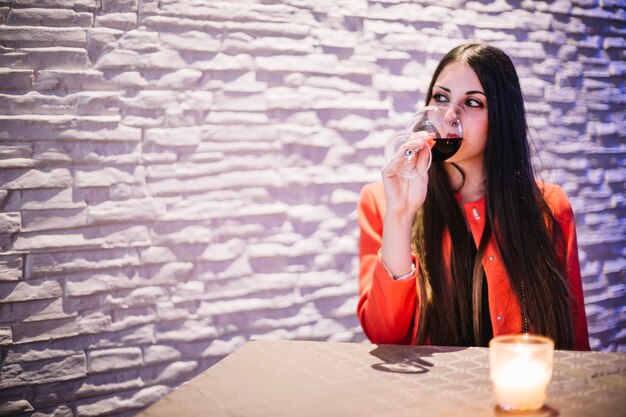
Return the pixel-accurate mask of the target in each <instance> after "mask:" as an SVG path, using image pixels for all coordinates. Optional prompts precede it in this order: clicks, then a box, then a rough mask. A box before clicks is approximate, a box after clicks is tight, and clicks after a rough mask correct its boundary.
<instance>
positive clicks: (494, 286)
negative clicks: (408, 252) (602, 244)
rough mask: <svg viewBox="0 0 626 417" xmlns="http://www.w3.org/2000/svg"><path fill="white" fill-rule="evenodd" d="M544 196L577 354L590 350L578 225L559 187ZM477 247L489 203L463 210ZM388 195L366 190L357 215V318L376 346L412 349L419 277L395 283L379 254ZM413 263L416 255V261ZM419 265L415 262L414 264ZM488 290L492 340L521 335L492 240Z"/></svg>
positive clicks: (371, 187) (378, 187) (372, 187)
mask: <svg viewBox="0 0 626 417" xmlns="http://www.w3.org/2000/svg"><path fill="white" fill-rule="evenodd" d="M543 193H544V198H545V199H546V202H547V203H548V206H549V207H550V208H551V210H552V212H553V214H554V217H555V219H556V220H557V223H558V224H559V226H560V227H561V229H562V230H563V235H564V237H565V243H566V247H565V258H566V260H567V278H568V280H569V285H570V288H571V292H572V296H573V303H572V305H573V314H574V332H575V334H574V345H575V349H576V350H590V347H589V336H588V333H587V317H586V315H585V307H584V301H583V288H582V282H581V277H580V265H579V262H578V245H577V243H576V224H575V221H574V213H573V211H572V207H571V205H570V203H569V201H568V200H567V197H566V195H565V193H564V192H563V190H562V189H561V188H560V187H559V186H558V185H552V184H544V186H543ZM462 208H463V211H464V212H465V218H466V219H467V222H468V223H469V227H470V229H471V231H472V235H473V237H474V241H475V242H476V246H478V244H479V242H480V237H481V236H482V233H483V229H484V226H485V218H486V216H485V199H484V198H482V199H480V200H478V201H475V202H471V203H464V204H462ZM384 211H385V195H384V191H383V184H382V182H376V183H371V184H368V185H366V186H365V187H364V188H363V190H362V192H361V197H360V200H359V204H358V208H357V214H358V222H359V226H360V229H361V235H360V240H359V260H360V271H359V303H358V307H357V313H358V316H359V320H360V322H361V326H362V327H363V331H364V332H365V334H366V335H367V337H368V338H369V339H370V341H371V342H372V343H379V344H385V343H389V344H410V343H413V342H414V341H415V337H416V335H417V330H418V329H417V323H419V320H418V317H417V315H418V309H417V308H416V304H417V289H416V276H415V275H416V274H417V273H415V274H414V275H413V276H412V277H409V278H407V279H405V280H394V279H393V278H392V277H391V276H390V275H389V273H388V272H387V270H386V268H385V267H384V265H383V263H382V261H381V258H380V255H379V251H380V246H381V240H382V232H383V216H384V214H385V213H384ZM413 256H414V257H415V254H414V255H413ZM413 261H414V262H415V259H413ZM482 265H483V268H484V270H485V276H486V279H487V285H488V287H489V294H488V296H489V313H490V314H491V324H492V326H493V335H494V336H497V335H501V334H509V333H520V332H521V331H522V314H521V312H520V306H519V303H518V301H517V297H516V296H515V293H514V292H513V290H512V289H511V287H510V285H509V277H508V274H507V272H506V269H505V267H504V264H503V262H502V260H501V259H500V256H499V251H498V249H497V246H496V242H495V240H494V239H493V237H492V238H491V240H490V241H489V244H488V246H487V250H486V251H485V256H484V259H483V262H482Z"/></svg>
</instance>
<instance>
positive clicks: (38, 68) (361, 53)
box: [0, 0, 626, 417]
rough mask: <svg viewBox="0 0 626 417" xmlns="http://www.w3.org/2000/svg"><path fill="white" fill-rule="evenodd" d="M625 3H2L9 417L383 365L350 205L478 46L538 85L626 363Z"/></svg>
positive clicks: (89, 410)
mask: <svg viewBox="0 0 626 417" xmlns="http://www.w3.org/2000/svg"><path fill="white" fill-rule="evenodd" d="M625 7H626V6H625V5H624V2H623V1H618V0H615V1H610V0H604V1H596V0H577V1H573V2H568V1H555V2H553V1H513V0H506V1H505V0H499V1H495V2H492V3H489V2H485V1H461V0H436V1H418V2H409V1H404V0H369V1H368V0H343V1H335V0H315V1H313V0H311V1H301V0H285V1H272V0H265V1H262V0H259V1H253V0H250V1H243V0H242V1H228V2H227V1H223V2H221V1H201V0H161V1H157V0H119V1H114V0H79V1H74V2H70V1H64V0H13V1H9V0H0V209H1V213H0V348H2V356H1V359H2V368H1V369H0V415H19V416H38V417H44V416H46V417H48V416H50V417H51V416H57V417H69V416H80V417H90V416H104V415H119V416H130V415H133V414H134V413H136V411H137V410H138V409H140V408H141V407H143V406H144V405H146V404H148V403H151V402H153V401H155V400H156V399H158V398H160V397H162V396H163V395H164V394H166V393H167V392H168V391H169V390H171V389H173V388H174V387H176V386H178V385H180V384H181V383H182V382H184V381H185V380H187V379H189V378H191V377H193V376H194V375H196V374H198V373H200V372H201V371H203V370H204V369H206V368H207V367H209V366H210V365H212V364H213V363H215V362H216V361H218V360H219V359H220V358H222V357H223V356H224V355H226V354H228V353H230V352H232V351H233V350H234V349H236V348H237V347H239V346H241V345H242V344H243V343H245V342H246V341H247V340H249V339H250V338H252V337H269V338H298V339H312V340H333V341H363V340H364V336H363V334H362V333H361V331H360V328H359V325H358V322H357V320H356V317H355V307H356V292H357V283H356V280H357V259H356V254H357V239H358V230H357V227H356V221H355V204H356V201H357V198H358V194H359V191H360V189H361V187H362V186H363V184H365V183H366V182H369V181H373V180H376V179H378V177H379V169H380V167H381V166H382V164H383V159H382V152H381V148H382V145H383V143H384V141H385V140H386V138H387V137H388V136H389V135H390V133H391V132H392V131H393V130H396V129H398V128H399V127H401V126H403V125H404V124H405V123H406V121H407V120H408V119H409V117H410V115H411V113H412V111H413V110H415V109H416V107H417V106H419V105H420V104H421V103H422V102H423V97H424V96H423V93H424V91H425V88H426V83H427V81H428V79H429V77H430V74H431V73H432V70H433V69H434V66H435V64H436V62H437V61H438V60H439V58H440V57H441V56H442V54H443V53H444V52H446V51H447V50H449V49H450V48H451V47H452V46H455V45H457V44H459V43H461V42H464V41H465V40H478V41H483V42H489V43H492V44H494V45H497V46H500V47H502V48H503V49H505V50H506V51H507V52H508V53H509V54H510V55H511V56H512V58H513V59H514V61H515V62H516V64H517V65H518V70H519V74H520V76H521V78H522V82H523V87H524V89H525V94H526V96H527V101H528V109H529V117H530V119H531V124H532V125H533V126H534V128H535V131H536V135H535V136H536V137H537V144H538V148H539V150H540V154H541V156H542V157H541V161H542V162H543V165H541V166H542V174H543V176H544V177H546V178H547V179H548V180H552V181H555V182H557V183H559V184H561V185H562V186H563V187H564V188H565V190H566V191H567V193H568V195H569V196H570V198H571V201H572V203H573V205H574V209H575V212H576V216H577V221H578V232H579V244H580V256H581V261H582V271H583V275H584V285H585V294H586V297H587V299H586V302H587V306H586V308H587V314H588V317H589V325H590V332H591V337H592V339H591V341H592V346H593V348H594V349H598V350H622V351H623V350H626V330H625V329H624V323H625V322H626V319H625V317H626V310H625V308H624V304H625V301H626V283H625V279H624V269H625V267H626V261H625V258H624V254H625V253H624V242H625V241H626V238H625V234H624V229H625V227H626V221H625V219H624V218H625V216H624V212H625V206H626V204H625V201H624V184H625V182H626V169H625V152H626V151H625V148H624V131H625V130H626V126H625V122H624V118H625V114H626V106H625V103H626V92H625V89H624V80H625V75H624V74H625V71H626V65H625V64H624V62H625V60H624V58H625V56H626V54H625V50H626V49H625V44H626V41H625V40H624V39H625V37H624V35H625V33H626V24H625V18H626V9H625Z"/></svg>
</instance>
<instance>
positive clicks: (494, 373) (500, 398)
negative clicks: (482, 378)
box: [489, 335, 554, 411]
mask: <svg viewBox="0 0 626 417" xmlns="http://www.w3.org/2000/svg"><path fill="white" fill-rule="evenodd" d="M553 353H554V343H553V342H552V340H550V339H548V338H545V337H541V336H531V335H510V336H498V337H496V338H494V339H492V340H491V342H490V343H489V362H490V374H491V380H492V382H493V388H494V392H495V394H496V399H497V402H498V405H499V407H500V408H501V409H504V410H520V411H521V410H536V409H538V408H541V407H542V406H543V403H544V401H545V399H546V389H547V387H548V383H549V382H550V379H551V377H552V361H553Z"/></svg>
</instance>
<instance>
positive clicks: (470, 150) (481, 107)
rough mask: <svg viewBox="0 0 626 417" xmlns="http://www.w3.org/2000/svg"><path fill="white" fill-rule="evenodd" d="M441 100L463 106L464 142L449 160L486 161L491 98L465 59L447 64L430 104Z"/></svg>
mask: <svg viewBox="0 0 626 417" xmlns="http://www.w3.org/2000/svg"><path fill="white" fill-rule="evenodd" d="M437 103H452V104H456V105H457V106H458V107H459V108H460V109H461V115H460V118H461V125H462V126H463V142H462V145H461V148H460V149H459V150H458V152H457V153H456V154H455V155H454V156H453V157H451V158H450V159H448V162H455V163H462V162H465V161H475V162H480V163H481V164H482V157H483V153H484V151H485V144H486V143H487V97H486V96H485V92H484V90H483V88H482V86H481V85H480V81H479V80H478V77H477V76H476V73H474V70H472V69H471V68H470V67H469V66H468V65H467V64H464V63H462V62H452V63H450V64H448V65H446V66H445V67H444V69H443V70H442V71H441V72H440V73H439V76H438V77H437V80H436V81H435V84H434V86H433V91H432V97H431V99H430V102H429V103H428V104H429V105H435V104H437Z"/></svg>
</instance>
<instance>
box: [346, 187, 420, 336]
mask: <svg viewBox="0 0 626 417" xmlns="http://www.w3.org/2000/svg"><path fill="white" fill-rule="evenodd" d="M384 210H385V196H384V191H383V186H382V183H380V182H379V183H372V184H368V185H366V186H365V187H364V188H363V190H362V191H361V196H360V198H359V203H358V206H357V216H358V223H359V228H360V237H359V268H360V269H359V302H358V305H357V315H358V317H359V321H360V322H361V327H362V328H363V331H364V332H365V335H366V336H367V337H368V338H369V340H370V341H371V342H372V343H376V344H410V343H411V341H412V327H413V322H414V318H415V311H416V299H417V295H416V286H415V275H414V276H412V277H409V278H407V279H404V280H394V279H393V277H391V276H390V275H389V272H388V271H387V269H386V268H385V267H384V265H383V263H382V261H381V258H380V255H379V250H380V247H381V241H382V231H383V216H384ZM413 261H415V260H413Z"/></svg>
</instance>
